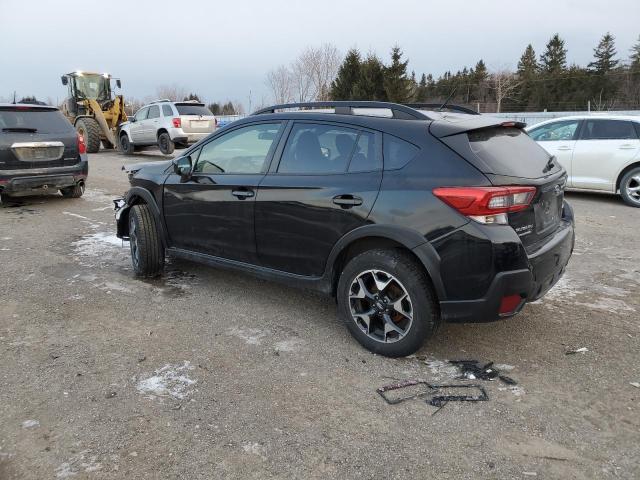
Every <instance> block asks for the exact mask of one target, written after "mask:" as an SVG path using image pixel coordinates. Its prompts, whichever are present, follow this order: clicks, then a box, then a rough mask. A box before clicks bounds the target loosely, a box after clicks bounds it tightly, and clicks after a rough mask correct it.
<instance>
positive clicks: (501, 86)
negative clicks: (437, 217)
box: [329, 33, 640, 112]
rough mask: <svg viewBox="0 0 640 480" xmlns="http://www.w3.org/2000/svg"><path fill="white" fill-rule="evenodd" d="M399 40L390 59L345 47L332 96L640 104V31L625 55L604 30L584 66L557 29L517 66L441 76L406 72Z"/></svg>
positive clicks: (523, 104)
mask: <svg viewBox="0 0 640 480" xmlns="http://www.w3.org/2000/svg"><path fill="white" fill-rule="evenodd" d="M408 65H409V61H408V60H405V59H403V53H402V50H401V49H400V47H397V46H396V47H394V48H393V49H392V50H391V58H390V62H389V63H388V64H384V63H383V62H382V60H381V59H380V58H379V57H378V56H377V55H376V54H374V53H369V54H368V55H366V56H364V57H363V56H362V54H361V53H360V52H359V51H358V50H357V49H351V50H349V52H347V54H346V56H345V58H344V60H343V62H342V64H341V65H340V67H339V69H338V73H337V75H336V78H335V79H334V81H333V82H332V84H331V89H330V92H329V94H330V98H331V99H333V100H378V101H390V102H397V103H412V102H426V103H438V102H443V101H444V100H445V99H447V98H449V97H450V102H451V103H457V104H462V105H466V106H469V107H471V108H474V109H477V110H479V111H481V112H496V111H497V112H500V111H521V110H523V111H540V110H545V109H546V110H556V111H558V110H560V111H561V110H586V109H587V108H591V109H592V110H613V109H637V108H640V37H639V38H638V42H637V43H636V44H635V45H634V46H633V48H632V49H631V52H630V55H629V56H628V57H627V58H624V59H620V58H619V57H618V52H617V50H616V47H615V38H614V37H613V35H611V34H610V33H606V34H605V35H603V36H602V38H601V39H600V41H599V42H598V45H597V46H596V47H595V48H594V53H593V60H592V61H591V62H590V63H589V64H588V65H587V66H585V67H583V66H579V65H575V64H572V65H569V64H568V63H567V48H566V47H565V42H564V40H563V39H562V38H561V37H560V35H559V34H555V35H553V36H552V37H551V38H550V39H549V41H548V43H547V44H546V47H545V50H544V51H543V53H542V54H541V55H540V56H539V57H538V56H537V54H536V52H535V50H534V48H533V46H532V45H531V44H529V45H527V47H526V48H525V50H524V52H523V53H522V56H521V57H520V60H519V61H518V65H517V69H516V70H515V71H511V70H508V69H500V70H495V71H489V69H488V68H487V65H486V64H485V62H484V61H483V60H482V59H480V60H479V61H478V62H477V63H476V64H475V66H473V67H471V68H468V67H464V68H463V69H462V70H458V71H457V72H455V73H452V72H450V71H447V72H445V73H444V74H442V75H440V76H439V77H437V78H435V77H434V76H433V75H432V74H426V73H423V74H422V75H421V77H420V79H419V80H418V79H417V78H416V75H415V72H411V73H408Z"/></svg>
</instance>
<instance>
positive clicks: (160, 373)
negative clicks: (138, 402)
mask: <svg viewBox="0 0 640 480" xmlns="http://www.w3.org/2000/svg"><path fill="white" fill-rule="evenodd" d="M194 368H195V367H193V366H192V365H191V363H190V362H188V361H185V362H184V363H183V364H182V365H178V364H176V365H170V364H167V365H165V366H164V367H162V368H160V369H158V370H156V371H155V372H154V375H152V376H151V377H149V378H145V379H143V380H140V381H139V382H138V385H137V386H136V388H137V390H138V392H140V393H141V394H143V395H147V396H148V397H150V398H153V397H172V398H175V399H178V400H182V399H184V398H186V397H188V396H189V395H191V393H192V392H191V389H192V387H193V385H195V384H196V383H197V381H196V380H193V379H191V378H189V376H188V374H187V373H188V372H189V371H190V370H193V369H194Z"/></svg>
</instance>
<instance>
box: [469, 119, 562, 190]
mask: <svg viewBox="0 0 640 480" xmlns="http://www.w3.org/2000/svg"><path fill="white" fill-rule="evenodd" d="M467 137H468V138H469V146H470V147H471V151H472V152H473V153H474V154H475V155H476V156H477V157H479V158H480V160H481V161H482V163H483V164H484V168H483V169H481V170H482V171H483V172H485V173H493V174H496V175H505V176H509V177H522V178H539V177H542V176H544V175H547V174H549V173H551V171H553V170H554V169H553V168H551V169H550V168H549V167H548V164H549V159H550V156H549V154H548V153H547V152H546V151H545V150H544V149H543V148H542V147H540V146H539V145H538V144H537V143H536V142H535V141H533V140H532V139H531V137H529V136H528V135H527V134H526V133H525V132H524V131H522V130H520V129H518V128H510V127H491V128H483V129H480V130H473V131H471V132H468V133H467ZM556 164H557V162H556ZM557 168H558V167H556V168H555V169H557Z"/></svg>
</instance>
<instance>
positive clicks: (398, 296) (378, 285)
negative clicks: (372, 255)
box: [349, 270, 413, 343]
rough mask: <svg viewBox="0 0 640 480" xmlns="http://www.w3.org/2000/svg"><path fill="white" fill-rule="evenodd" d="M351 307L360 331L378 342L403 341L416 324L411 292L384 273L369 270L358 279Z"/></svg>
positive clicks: (352, 284)
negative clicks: (414, 322)
mask: <svg viewBox="0 0 640 480" xmlns="http://www.w3.org/2000/svg"><path fill="white" fill-rule="evenodd" d="M349 307H350V310H351V317H352V318H353V321H354V322H355V323H356V325H357V326H358V328H360V330H362V332H363V333H364V334H365V335H367V336H368V337H369V338H371V339H373V340H375V341H377V342H382V343H393V342H397V341H399V340H402V339H403V338H404V336H405V335H406V334H407V333H408V332H409V330H410V329H411V325H412V324H413V304H412V302H411V297H410V296H409V293H408V292H407V289H406V288H405V287H404V285H402V283H400V281H399V280H398V279H397V278H396V277H394V276H393V275H391V274H390V273H387V272H385V271H383V270H366V271H364V272H362V273H360V274H358V275H357V276H356V277H355V278H354V280H353V282H352V283H351V287H350V289H349Z"/></svg>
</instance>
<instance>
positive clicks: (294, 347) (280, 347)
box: [274, 338, 304, 352]
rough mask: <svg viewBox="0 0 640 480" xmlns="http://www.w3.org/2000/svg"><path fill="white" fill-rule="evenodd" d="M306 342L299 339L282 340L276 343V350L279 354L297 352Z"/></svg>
mask: <svg viewBox="0 0 640 480" xmlns="http://www.w3.org/2000/svg"><path fill="white" fill-rule="evenodd" d="M303 344H304V342H303V341H302V340H300V339H298V338H290V339H288V340H282V341H281V342H276V344H275V345H274V346H275V349H276V350H277V351H279V352H297V351H298V350H300V347H301V346H302V345H303Z"/></svg>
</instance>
